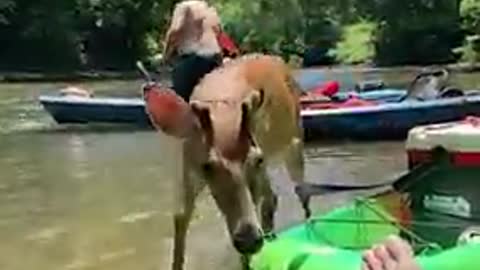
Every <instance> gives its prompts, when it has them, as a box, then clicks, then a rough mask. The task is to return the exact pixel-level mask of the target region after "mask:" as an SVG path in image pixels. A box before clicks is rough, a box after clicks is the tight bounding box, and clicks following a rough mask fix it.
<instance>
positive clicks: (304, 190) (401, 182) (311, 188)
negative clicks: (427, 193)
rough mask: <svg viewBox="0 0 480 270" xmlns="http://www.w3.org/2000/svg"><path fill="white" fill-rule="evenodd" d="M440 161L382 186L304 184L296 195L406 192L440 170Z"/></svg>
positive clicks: (416, 169) (407, 173) (424, 164)
mask: <svg viewBox="0 0 480 270" xmlns="http://www.w3.org/2000/svg"><path fill="white" fill-rule="evenodd" d="M437 161H438V160H433V161H432V162H426V163H422V164H420V165H418V166H415V167H414V168H413V169H412V170H410V171H408V172H406V173H404V174H402V175H401V176H399V177H398V178H397V179H395V180H394V181H388V182H385V183H380V184H371V185H337V184H314V183H303V184H299V185H297V186H296V187H295V193H296V194H297V195H298V196H300V197H301V198H309V197H312V196H321V195H326V194H332V193H339V192H348V191H359V190H370V189H375V188H381V187H388V186H392V187H393V188H394V189H395V190H398V191H404V190H407V189H408V188H410V187H411V186H412V185H414V184H415V183H416V182H417V181H418V180H419V179H421V178H422V177H421V176H422V175H425V174H427V173H430V172H431V171H433V170H435V169H437V168H438V162H437Z"/></svg>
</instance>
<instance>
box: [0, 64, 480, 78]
mask: <svg viewBox="0 0 480 270" xmlns="http://www.w3.org/2000/svg"><path fill="white" fill-rule="evenodd" d="M443 66H444V67H446V68H448V69H449V70H450V71H451V72H456V73H473V72H480V63H477V64H473V65H472V64H466V63H456V64H449V65H443ZM425 67H426V66H400V67H395V66H391V67H375V66H366V65H355V66H342V65H335V66H319V67H308V68H306V69H307V70H320V71H321V70H329V71H339V72H340V71H345V70H347V71H350V72H388V71H406V72H418V71H420V70H422V69H423V68H425ZM166 74H168V69H167V68H162V69H161V70H158V71H157V72H155V73H154V75H155V77H157V78H158V77H164V76H166ZM142 78H143V77H142V75H141V74H140V73H139V72H138V71H137V70H131V71H102V70H96V71H78V72H66V73H58V72H57V73H54V72H45V73H43V72H22V71H19V72H16V71H10V72H0V82H1V83H17V82H18V83H28V82H31V83H37V82H81V81H105V80H136V79H142Z"/></svg>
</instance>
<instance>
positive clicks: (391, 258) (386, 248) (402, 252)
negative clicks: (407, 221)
mask: <svg viewBox="0 0 480 270" xmlns="http://www.w3.org/2000/svg"><path fill="white" fill-rule="evenodd" d="M362 270H420V266H419V265H418V264H417V263H416V262H415V257H414V254H413V251H412V248H411V247H410V245H409V244H408V243H407V242H405V241H404V240H402V239H401V238H399V237H398V236H391V237H389V238H388V239H387V240H386V241H385V243H383V244H382V245H379V246H376V247H373V248H372V249H370V250H367V251H366V252H365V253H364V255H363V263H362Z"/></svg>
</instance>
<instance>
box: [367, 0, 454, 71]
mask: <svg viewBox="0 0 480 270" xmlns="http://www.w3.org/2000/svg"><path fill="white" fill-rule="evenodd" d="M378 10H379V11H378V13H379V14H383V18H382V22H381V27H380V28H379V31H378V35H377V42H376V52H377V57H376V58H377V61H378V63H380V64H387V65H390V64H430V63H445V62H449V61H452V60H454V56H453V53H452V48H454V47H456V46H458V45H459V42H460V41H461V35H460V20H459V14H458V13H459V10H458V6H457V3H456V2H455V1H452V0H423V1H418V0H403V1H397V0H385V1H381V4H380V5H379V6H378Z"/></svg>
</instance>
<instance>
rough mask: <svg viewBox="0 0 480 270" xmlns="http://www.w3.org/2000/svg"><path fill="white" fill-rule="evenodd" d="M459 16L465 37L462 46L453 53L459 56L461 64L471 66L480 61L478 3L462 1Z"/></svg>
mask: <svg viewBox="0 0 480 270" xmlns="http://www.w3.org/2000/svg"><path fill="white" fill-rule="evenodd" d="M460 15H461V16H462V26H463V28H464V30H465V32H466V33H467V35H466V37H465V39H464V41H463V44H462V46H461V47H459V48H457V49H455V50H454V52H455V53H458V54H460V55H461V61H462V62H467V63H470V64H473V63H476V62H479V61H480V1H479V0H463V1H462V2H461V5H460Z"/></svg>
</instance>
